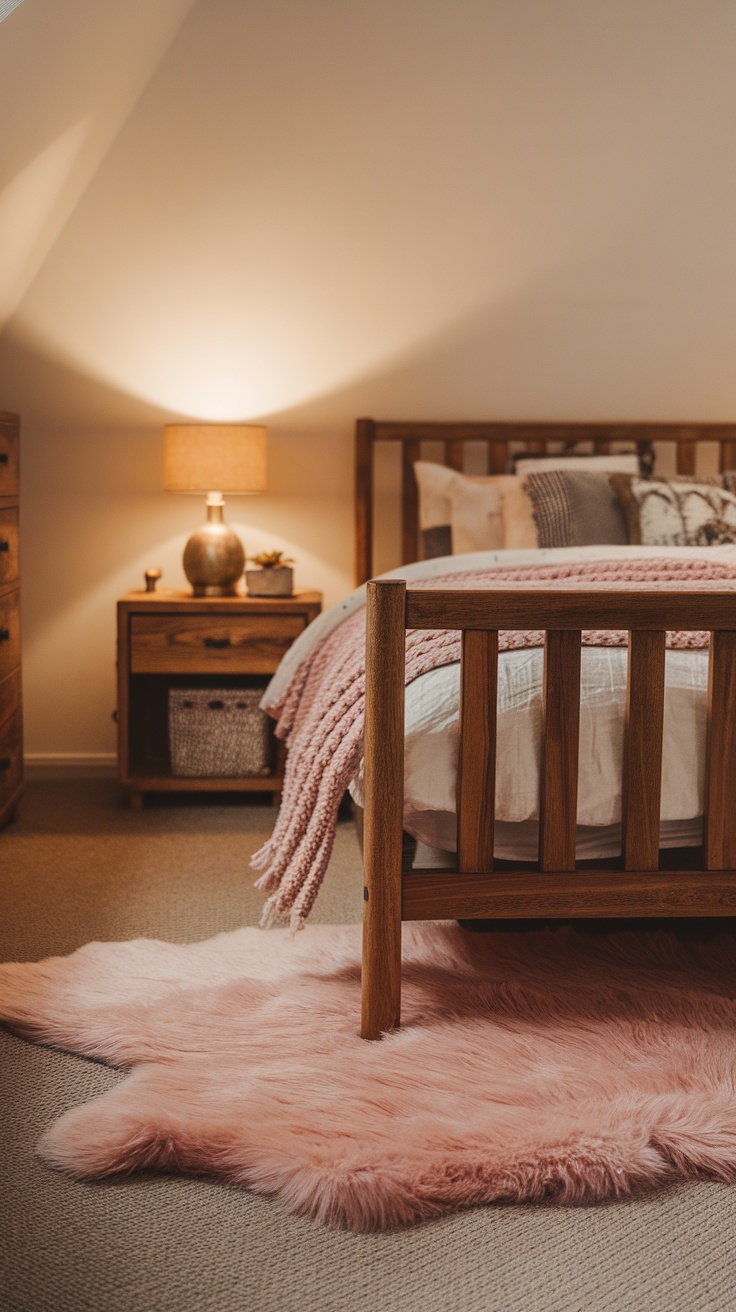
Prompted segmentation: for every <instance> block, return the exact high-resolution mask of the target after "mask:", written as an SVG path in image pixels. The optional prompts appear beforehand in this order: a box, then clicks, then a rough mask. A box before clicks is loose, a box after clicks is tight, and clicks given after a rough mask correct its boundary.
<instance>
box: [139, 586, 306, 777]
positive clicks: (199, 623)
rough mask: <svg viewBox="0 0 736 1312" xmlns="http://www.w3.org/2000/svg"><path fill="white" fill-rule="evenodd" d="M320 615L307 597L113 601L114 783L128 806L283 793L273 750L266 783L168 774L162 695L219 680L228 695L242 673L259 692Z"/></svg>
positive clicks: (162, 596) (163, 594) (163, 593)
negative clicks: (200, 795) (256, 679)
mask: <svg viewBox="0 0 736 1312" xmlns="http://www.w3.org/2000/svg"><path fill="white" fill-rule="evenodd" d="M320 609H321V593H319V592H314V591H306V590H302V591H299V592H296V593H295V594H294V595H293V596H291V597H278V598H276V597H258V598H254V597H253V598H252V597H246V596H242V595H240V596H236V597H216V598H210V597H193V596H192V594H191V593H189V592H176V591H173V590H170V589H164V588H162V589H158V590H157V591H156V592H154V593H148V592H143V591H140V592H132V593H128V594H126V596H125V597H123V598H122V599H121V600H120V601H119V602H118V608H117V610H118V711H117V719H118V776H119V779H120V782H121V784H122V786H123V788H124V789H125V791H126V793H127V794H128V796H129V798H130V799H131V800H132V801H135V800H136V799H138V800H140V801H141V802H142V798H143V795H144V794H145V793H153V792H157V793H162V792H181V793H184V792H190V793H191V792H195V793H197V792H259V793H270V794H271V795H272V797H273V796H274V795H275V794H278V793H279V792H280V791H281V789H282V787H283V770H284V759H283V753H281V754H279V753H278V751H276V752H273V744H272V773H271V774H268V775H265V776H244V777H242V778H237V777H222V776H207V777H198V778H190V777H185V776H173V775H172V774H171V762H170V758H169V746H168V692H169V688H170V687H172V686H179V687H181V686H182V684H184V681H185V680H188V679H189V678H190V677H192V676H194V677H195V679H196V681H197V686H207V687H211V686H215V687H216V686H217V682H216V681H218V680H221V679H224V680H225V681H226V684H227V686H228V687H232V686H239V680H240V677H241V675H243V676H246V677H249V676H250V675H253V674H256V675H259V674H260V675H262V683H263V686H265V681H266V677H267V676H268V675H270V674H271V673H272V672H273V670H274V669H275V667H276V664H277V663H278V660H279V659H280V656H281V655H282V654H283V652H284V651H285V650H286V649H287V648H288V647H289V645H290V643H291V641H292V640H293V638H294V636H297V635H298V634H299V633H302V632H303V631H304V629H305V628H306V626H307V624H309V623H310V622H311V620H313V619H315V618H316V616H317V615H318V614H319V611H320ZM208 638H210V639H214V645H213V644H209V645H208V643H207V641H206V640H207V639H208ZM223 643H224V645H222V644H223ZM236 644H239V645H236ZM152 653H153V654H152ZM141 667H142V668H141Z"/></svg>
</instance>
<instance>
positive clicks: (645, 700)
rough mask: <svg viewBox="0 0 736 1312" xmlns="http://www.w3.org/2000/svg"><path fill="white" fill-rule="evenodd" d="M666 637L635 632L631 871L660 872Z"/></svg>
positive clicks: (629, 694)
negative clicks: (658, 870)
mask: <svg viewBox="0 0 736 1312" xmlns="http://www.w3.org/2000/svg"><path fill="white" fill-rule="evenodd" d="M666 637H667V635H666V633H665V632H664V631H663V630H662V631H659V632H657V631H656V630H651V631H645V630H641V629H640V630H633V631H632V632H630V633H629V669H628V678H627V685H626V726H625V731H624V761H623V790H622V820H623V856H624V869H625V870H657V869H658V867H659V811H660V799H661V793H662V731H663V726H664V677H665V641H666Z"/></svg>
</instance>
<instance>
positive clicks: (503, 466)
mask: <svg viewBox="0 0 736 1312" xmlns="http://www.w3.org/2000/svg"><path fill="white" fill-rule="evenodd" d="M486 447H487V451H488V457H487V465H488V473H489V474H505V473H507V471H508V463H509V452H508V444H507V443H506V442H499V441H491V442H487V443H486Z"/></svg>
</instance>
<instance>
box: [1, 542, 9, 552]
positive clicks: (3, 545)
mask: <svg viewBox="0 0 736 1312" xmlns="http://www.w3.org/2000/svg"><path fill="white" fill-rule="evenodd" d="M0 551H10V543H9V542H2V541H0Z"/></svg>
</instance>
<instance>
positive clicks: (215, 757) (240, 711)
mask: <svg viewBox="0 0 736 1312" xmlns="http://www.w3.org/2000/svg"><path fill="white" fill-rule="evenodd" d="M262 695H263V690H262V689H259V688H170V689H169V748H170V751H171V773H172V774H174V775H179V776H188V777H190V778H192V777H194V778H200V777H211V778H225V777H227V778H232V777H238V778H248V777H252V776H253V775H262V776H265V775H269V774H271V767H270V764H269V755H270V753H269V745H270V744H269V730H268V716H267V715H265V714H264V712H263V711H261V710H259V709H258V703H259V701H260V699H261V697H262Z"/></svg>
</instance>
